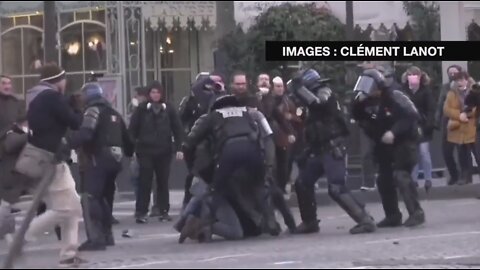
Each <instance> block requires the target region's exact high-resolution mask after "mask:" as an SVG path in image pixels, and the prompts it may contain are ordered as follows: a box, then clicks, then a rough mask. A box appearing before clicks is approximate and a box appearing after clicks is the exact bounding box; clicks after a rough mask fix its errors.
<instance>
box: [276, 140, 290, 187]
mask: <svg viewBox="0 0 480 270" xmlns="http://www.w3.org/2000/svg"><path fill="white" fill-rule="evenodd" d="M289 152H290V151H289V149H288V148H286V147H278V146H277V147H276V148H275V156H276V178H277V182H278V186H279V187H280V189H281V190H282V191H283V192H285V187H286V185H287V183H288V182H289V180H290V172H291V170H290V166H289V161H290V159H289V156H290V155H289Z"/></svg>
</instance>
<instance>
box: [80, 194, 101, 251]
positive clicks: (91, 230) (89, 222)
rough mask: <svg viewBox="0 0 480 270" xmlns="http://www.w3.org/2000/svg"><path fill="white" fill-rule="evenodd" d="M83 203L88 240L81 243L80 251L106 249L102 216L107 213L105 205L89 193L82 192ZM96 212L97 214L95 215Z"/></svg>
mask: <svg viewBox="0 0 480 270" xmlns="http://www.w3.org/2000/svg"><path fill="white" fill-rule="evenodd" d="M81 204H82V209H83V219H84V222H85V231H86V233H87V239H88V240H87V241H86V242H84V243H83V244H81V245H80V247H79V248H78V250H79V251H98V250H105V249H106V243H105V235H104V226H103V224H102V220H101V219H102V217H104V215H105V213H104V211H103V205H102V203H100V202H99V200H97V199H96V198H94V197H93V196H91V195H89V194H82V198H81ZM94 213H95V215H94Z"/></svg>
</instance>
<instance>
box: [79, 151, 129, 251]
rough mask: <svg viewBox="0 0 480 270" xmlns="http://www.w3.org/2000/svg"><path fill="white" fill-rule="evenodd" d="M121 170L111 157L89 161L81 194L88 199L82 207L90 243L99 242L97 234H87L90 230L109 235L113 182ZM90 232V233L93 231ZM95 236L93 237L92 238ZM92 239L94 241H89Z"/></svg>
mask: <svg viewBox="0 0 480 270" xmlns="http://www.w3.org/2000/svg"><path fill="white" fill-rule="evenodd" d="M121 169H122V164H121V163H120V162H117V161H116V160H115V159H114V158H113V157H111V156H107V155H105V156H97V157H95V160H94V162H93V161H89V162H88V164H87V166H86V168H85V171H84V175H83V177H84V179H83V187H82V188H83V194H82V196H86V197H84V198H88V199H86V200H88V201H85V203H84V204H83V205H82V206H83V207H84V208H85V207H88V209H84V210H83V214H84V219H85V223H92V225H90V224H86V228H87V236H88V237H89V240H90V241H93V242H95V241H99V239H97V238H96V237H97V235H98V234H94V233H89V232H88V230H92V229H90V228H92V227H94V226H97V224H99V226H101V228H100V227H97V228H95V229H93V230H97V231H102V232H103V233H105V234H108V233H111V230H112V207H113V195H114V193H115V180H116V178H117V176H118V174H119V173H120V170H121ZM93 230H92V231H93ZM93 235H95V236H93ZM90 237H93V238H95V239H90Z"/></svg>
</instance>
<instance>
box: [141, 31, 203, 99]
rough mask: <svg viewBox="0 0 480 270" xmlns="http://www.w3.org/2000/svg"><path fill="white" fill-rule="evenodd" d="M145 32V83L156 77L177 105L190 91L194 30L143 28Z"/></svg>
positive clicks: (194, 56)
mask: <svg viewBox="0 0 480 270" xmlns="http://www.w3.org/2000/svg"><path fill="white" fill-rule="evenodd" d="M145 34H146V36H145V43H146V44H145V50H146V58H145V59H146V67H147V70H146V77H147V84H149V83H150V82H151V81H152V79H153V78H154V79H156V80H159V81H160V82H161V83H162V85H163V87H164V89H165V94H166V96H167V99H168V100H169V101H170V102H171V103H172V104H174V105H178V104H179V103H180V101H181V100H182V98H183V97H184V96H185V95H188V93H189V92H190V86H191V82H192V73H196V72H197V70H196V69H195V70H192V67H196V66H197V61H198V60H197V56H198V55H197V46H198V40H197V39H198V32H197V31H196V30H194V31H188V30H178V31H167V30H166V29H163V30H162V31H160V30H156V31H154V30H152V29H150V28H147V31H146V33H145Z"/></svg>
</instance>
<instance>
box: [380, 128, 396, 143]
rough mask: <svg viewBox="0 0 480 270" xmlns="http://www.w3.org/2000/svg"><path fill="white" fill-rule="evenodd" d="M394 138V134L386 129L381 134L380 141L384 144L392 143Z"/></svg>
mask: <svg viewBox="0 0 480 270" xmlns="http://www.w3.org/2000/svg"><path fill="white" fill-rule="evenodd" d="M394 140H395V135H393V132H391V131H387V132H385V134H383V137H382V142H383V143H384V144H393V141H394Z"/></svg>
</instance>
